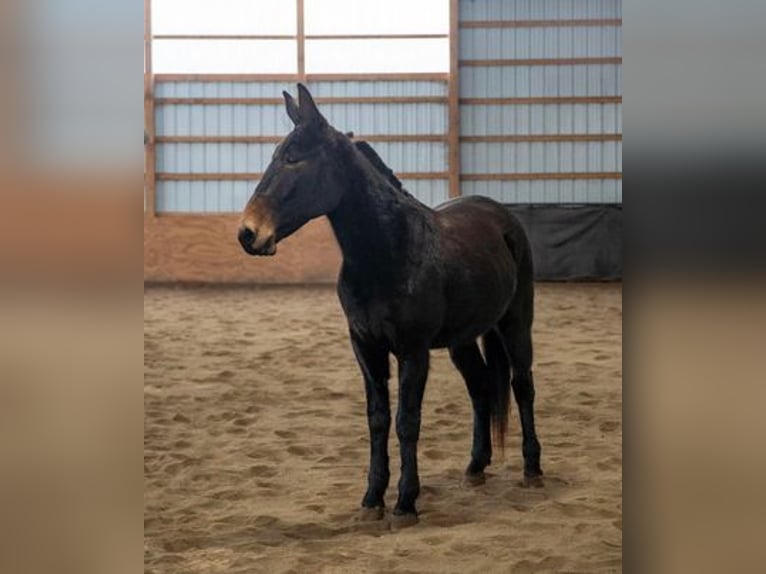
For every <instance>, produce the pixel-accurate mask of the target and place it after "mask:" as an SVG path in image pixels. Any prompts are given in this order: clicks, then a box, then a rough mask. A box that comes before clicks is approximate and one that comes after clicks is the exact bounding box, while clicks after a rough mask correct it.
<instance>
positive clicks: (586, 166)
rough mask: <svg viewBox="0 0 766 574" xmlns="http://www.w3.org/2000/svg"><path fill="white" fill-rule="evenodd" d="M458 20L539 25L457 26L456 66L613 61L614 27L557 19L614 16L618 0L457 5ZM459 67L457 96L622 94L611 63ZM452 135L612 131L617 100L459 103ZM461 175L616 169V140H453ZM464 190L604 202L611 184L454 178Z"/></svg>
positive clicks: (617, 196) (616, 191) (492, 0)
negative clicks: (485, 62) (456, 131)
mask: <svg viewBox="0 0 766 574" xmlns="http://www.w3.org/2000/svg"><path fill="white" fill-rule="evenodd" d="M459 7H460V9H459V14H460V21H461V22H466V21H485V22H486V21H507V22H508V21H521V22H523V21H530V20H536V21H542V22H537V23H535V24H533V25H527V26H525V25H521V26H510V27H500V26H496V27H486V28H461V29H460V38H459V58H460V59H461V60H482V59H487V60H525V59H549V60H561V59H567V58H604V57H609V58H614V57H621V55H622V30H621V27H620V26H619V25H615V22H609V23H603V24H600V25H593V24H588V25H584V26H580V25H572V24H571V23H565V24H561V23H555V22H551V21H561V20H616V19H619V18H621V15H622V10H621V2H620V0H552V1H546V2H539V1H533V0H460V2H459ZM549 64H551V65H542V64H540V63H537V64H535V65H523V62H518V61H515V62H513V63H512V65H505V66H497V65H495V66H481V67H479V66H475V65H467V63H466V64H464V65H461V67H460V87H459V93H460V97H461V98H574V97H615V96H621V95H622V65H621V64H614V63H610V64H603V63H592V64H590V63H589V64H575V65H572V64H569V65H563V64H553V63H549ZM460 122H461V124H460V135H461V136H479V137H481V136H526V135H548V136H550V135H559V134H561V135H598V134H609V135H617V134H621V133H622V104H621V103H567V102H564V103H544V104H514V103H508V104H503V105H499V104H481V103H463V104H461V106H460ZM460 157H461V171H462V172H463V173H464V174H526V173H546V174H554V173H578V174H582V173H589V172H591V173H596V172H598V173H601V172H621V171H622V142H621V141H576V142H507V143H496V142H461V145H460ZM461 188H462V191H463V193H464V194H467V195H472V194H482V195H488V196H490V197H494V198H496V199H500V200H501V201H506V202H509V203H526V202H532V203H613V202H621V201H622V182H621V180H619V179H604V180H602V179H595V178H594V179H592V180H587V179H585V180H580V179H576V180H566V179H564V180H558V179H534V180H506V181H502V180H495V181H464V182H462V185H461Z"/></svg>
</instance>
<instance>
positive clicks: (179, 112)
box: [155, 104, 293, 136]
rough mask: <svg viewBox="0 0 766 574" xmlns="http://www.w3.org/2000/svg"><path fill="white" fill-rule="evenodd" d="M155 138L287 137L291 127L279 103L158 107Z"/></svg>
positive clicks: (282, 106) (283, 108)
mask: <svg viewBox="0 0 766 574" xmlns="http://www.w3.org/2000/svg"><path fill="white" fill-rule="evenodd" d="M155 123H156V126H155V127H156V132H157V135H158V136H246V135H286V134H287V133H288V132H289V131H290V130H291V129H292V127H293V125H292V122H290V119H289V118H288V117H287V114H285V107H284V105H281V104H273V105H272V104H268V105H247V104H234V105H202V104H199V105H186V104H173V105H161V106H158V107H157V113H156V122H155Z"/></svg>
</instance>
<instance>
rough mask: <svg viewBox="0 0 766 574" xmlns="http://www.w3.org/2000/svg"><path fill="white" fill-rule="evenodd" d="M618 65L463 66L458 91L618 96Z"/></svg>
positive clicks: (490, 95)
mask: <svg viewBox="0 0 766 574" xmlns="http://www.w3.org/2000/svg"><path fill="white" fill-rule="evenodd" d="M620 68H621V66H620V65H619V64H581V65H575V66H571V65H569V66H491V67H463V68H461V70H460V95H461V96H462V97H464V98H511V97H515V98H530V97H532V98H537V97H571V96H618V95H620V94H621V93H622V74H621V71H620Z"/></svg>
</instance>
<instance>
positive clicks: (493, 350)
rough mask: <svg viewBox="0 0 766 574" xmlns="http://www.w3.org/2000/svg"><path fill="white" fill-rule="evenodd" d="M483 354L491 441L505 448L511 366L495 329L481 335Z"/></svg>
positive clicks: (501, 450)
mask: <svg viewBox="0 0 766 574" xmlns="http://www.w3.org/2000/svg"><path fill="white" fill-rule="evenodd" d="M482 342H483V343H484V356H485V358H486V361H487V367H488V368H489V418H490V422H491V424H492V435H493V438H492V442H493V443H494V445H495V446H497V447H499V448H500V452H501V453H502V452H504V450H505V435H506V433H507V431H508V407H509V405H510V399H511V367H510V363H509V362H508V355H507V354H506V352H505V345H504V344H503V340H502V339H501V337H500V333H498V332H497V331H496V330H495V329H492V330H490V331H488V332H487V333H485V334H484V336H483V337H482Z"/></svg>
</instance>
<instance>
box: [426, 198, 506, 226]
mask: <svg viewBox="0 0 766 574" xmlns="http://www.w3.org/2000/svg"><path fill="white" fill-rule="evenodd" d="M436 214H437V218H438V220H439V221H440V223H441V224H442V225H443V226H445V227H448V228H449V227H455V226H458V227H465V228H466V229H465V230H466V231H469V232H472V231H474V230H478V231H483V232H484V233H485V234H486V233H487V232H491V231H493V230H494V229H496V230H497V231H498V232H500V233H501V234H503V235H506V234H508V233H509V232H514V231H516V230H517V229H521V225H520V223H519V221H518V220H517V219H516V217H514V215H513V214H512V213H511V212H510V210H509V209H508V208H507V207H506V206H504V205H503V204H502V203H499V202H497V201H495V200H494V199H490V198H488V197H484V196H481V195H471V196H465V197H458V198H455V199H451V200H449V201H447V202H445V203H442V204H441V205H439V206H437V207H436ZM477 228H478V229H477ZM493 228H494V229H493Z"/></svg>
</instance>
